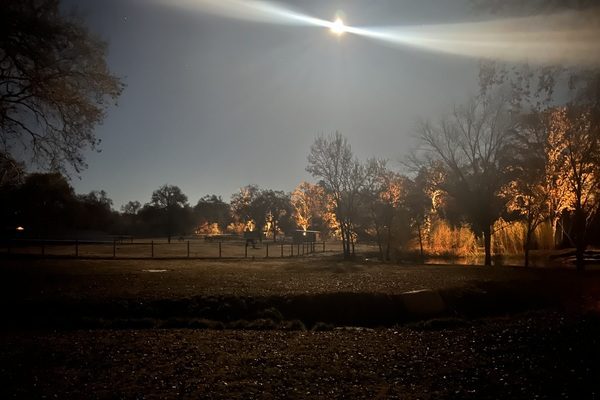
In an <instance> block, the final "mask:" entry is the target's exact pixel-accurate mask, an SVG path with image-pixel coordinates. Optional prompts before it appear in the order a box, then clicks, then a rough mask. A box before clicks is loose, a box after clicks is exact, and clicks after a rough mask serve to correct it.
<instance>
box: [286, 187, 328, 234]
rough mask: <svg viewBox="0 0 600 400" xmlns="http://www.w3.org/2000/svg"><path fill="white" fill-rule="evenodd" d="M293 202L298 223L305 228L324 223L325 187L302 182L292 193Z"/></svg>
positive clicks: (312, 227) (313, 227)
mask: <svg viewBox="0 0 600 400" xmlns="http://www.w3.org/2000/svg"><path fill="white" fill-rule="evenodd" d="M290 200H291V204H292V207H293V215H294V219H295V221H296V225H297V226H298V227H299V228H302V229H304V230H308V229H315V228H316V227H321V226H322V225H323V215H324V214H325V212H326V205H325V202H326V200H327V199H326V196H325V191H324V190H323V187H321V186H319V185H314V184H312V183H309V182H301V183H300V184H299V185H298V186H297V187H296V188H295V189H294V191H293V192H292V194H291V199H290Z"/></svg>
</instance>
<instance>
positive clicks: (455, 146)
mask: <svg viewBox="0 0 600 400" xmlns="http://www.w3.org/2000/svg"><path fill="white" fill-rule="evenodd" d="M512 124H513V121H512V118H511V115H510V113H509V112H508V109H507V104H506V102H505V99H504V98H503V97H501V96H498V97H490V96H486V97H476V98H472V99H471V100H470V101H469V102H468V103H467V104H466V105H464V106H456V107H454V111H453V113H452V114H451V115H450V116H448V117H446V118H445V119H442V120H441V122H440V123H439V124H431V123H429V122H422V123H420V125H419V127H418V132H417V135H418V139H419V140H420V142H421V144H422V146H423V149H422V154H421V156H422V159H421V160H420V162H421V163H431V162H439V163H441V164H442V165H443V166H444V168H445V170H446V180H445V182H444V183H443V184H442V185H441V186H440V189H443V190H444V191H445V192H446V193H448V195H449V196H451V197H452V198H454V199H455V201H456V204H457V205H458V206H459V207H460V209H461V211H462V214H463V216H464V217H465V219H466V220H467V222H468V223H469V224H471V227H472V228H473V230H474V231H475V233H476V234H477V235H480V236H483V240H484V249H485V265H491V263H492V256H491V238H492V226H493V224H494V221H496V220H497V219H498V217H499V215H500V213H501V211H502V209H503V208H504V207H503V204H502V199H501V198H500V197H499V196H498V193H499V191H500V189H501V188H502V186H503V185H504V183H505V179H506V177H505V174H504V168H505V163H506V160H505V157H506V151H505V150H506V147H507V145H508V144H509V142H510V132H511V129H512Z"/></svg>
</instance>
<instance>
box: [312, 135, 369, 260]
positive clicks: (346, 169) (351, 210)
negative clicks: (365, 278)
mask: <svg viewBox="0 0 600 400" xmlns="http://www.w3.org/2000/svg"><path fill="white" fill-rule="evenodd" d="M378 166H379V164H378V162H377V161H375V160H369V161H367V163H364V164H363V163H361V162H360V161H359V160H358V159H357V158H356V157H354V155H353V153H352V148H351V147H350V144H349V143H348V140H347V139H346V138H345V137H344V136H342V134H341V133H339V132H335V133H334V134H331V135H329V136H328V137H325V136H319V137H317V138H316V139H315V141H314V143H313V144H312V145H311V147H310V153H309V155H308V166H307V167H306V170H307V171H308V172H310V173H311V174H312V175H313V177H315V178H320V179H321V180H322V183H323V186H324V188H325V190H326V192H328V194H330V195H331V200H332V202H333V212H334V213H335V217H336V219H337V222H338V223H339V225H340V231H341V237H342V245H343V249H344V257H346V258H347V257H350V256H351V255H354V243H355V239H356V231H355V229H354V216H355V214H356V211H357V206H358V198H359V194H360V192H361V190H363V189H364V188H365V186H366V185H367V184H368V183H369V179H370V178H372V177H373V176H375V175H376V173H377V168H378Z"/></svg>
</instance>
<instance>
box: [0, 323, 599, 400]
mask: <svg viewBox="0 0 600 400" xmlns="http://www.w3.org/2000/svg"><path fill="white" fill-rule="evenodd" d="M425 326H426V325H422V326H421V328H419V327H415V328H412V329H411V328H408V327H397V328H394V329H379V330H366V329H336V330H332V331H327V332H281V331H259V332H257V331H214V330H141V331H140V330H123V331H119V330H117V331H114V330H113V331H105V330H97V331H71V332H68V331H67V332H3V333H2V334H1V335H0V365H1V367H0V374H1V375H2V381H3V384H2V386H1V388H0V397H2V398H13V397H14V398H87V399H96V398H97V399H108V398H127V399H134V398H136V399H137V398H140V399H141V398H148V399H163V398H165V399H168V398H173V399H174V398H211V399H253V398H256V399H273V398H280V399H283V398H288V399H313V398H318V399H341V398H347V399H350V398H351V399H387V398H390V399H445V398H461V399H482V398H489V399H496V398H500V397H504V398H509V399H517V398H522V399H533V398H548V399H553V398H574V399H594V398H597V397H598V396H599V395H600V380H598V379H597V378H598V376H600V365H599V364H598V361H599V360H600V335H599V334H600V319H598V317H597V316H596V317H594V316H589V315H588V316H577V317H575V316H565V315H563V314H557V313H550V312H545V313H535V314H528V315H518V316H513V317H511V318H495V319H485V320H481V321H478V322H477V323H473V324H470V325H468V326H463V327H460V328H458V329H443V330H427V329H422V328H423V327H425Z"/></svg>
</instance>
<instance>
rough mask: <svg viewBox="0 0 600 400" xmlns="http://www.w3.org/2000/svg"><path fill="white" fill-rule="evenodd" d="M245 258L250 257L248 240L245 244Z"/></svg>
mask: <svg viewBox="0 0 600 400" xmlns="http://www.w3.org/2000/svg"><path fill="white" fill-rule="evenodd" d="M244 258H248V242H246V246H244Z"/></svg>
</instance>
